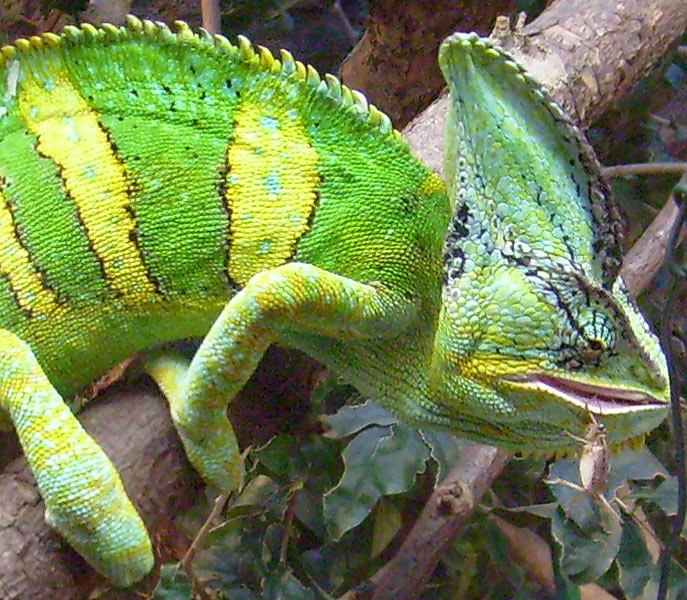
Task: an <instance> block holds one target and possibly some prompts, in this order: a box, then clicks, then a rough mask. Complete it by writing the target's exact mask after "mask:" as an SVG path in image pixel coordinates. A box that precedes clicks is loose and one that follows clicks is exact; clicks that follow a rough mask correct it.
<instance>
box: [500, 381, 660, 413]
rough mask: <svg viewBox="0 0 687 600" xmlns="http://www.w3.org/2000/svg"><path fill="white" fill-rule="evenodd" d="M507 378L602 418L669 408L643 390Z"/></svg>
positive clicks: (573, 382) (577, 382)
mask: <svg viewBox="0 0 687 600" xmlns="http://www.w3.org/2000/svg"><path fill="white" fill-rule="evenodd" d="M503 379H505V380H507V381H510V382H513V383H516V384H519V385H523V386H524V387H527V388H529V389H535V390H538V391H541V392H546V393H549V394H554V395H556V396H559V397H562V398H564V399H565V400H566V401H567V402H570V403H571V404H574V405H576V406H579V407H580V408H582V409H584V410H586V411H589V412H590V413H592V414H595V415H599V416H601V415H612V414H618V413H623V414H627V413H628V412H633V411H637V412H639V411H645V410H656V409H665V407H666V405H665V403H663V402H661V401H659V400H657V399H656V398H654V397H653V396H651V395H650V394H647V393H646V392H641V391H639V390H625V389H618V388H611V387H604V386H601V385H594V384H591V383H583V382H581V381H575V380H572V379H562V378H559V377H554V376H552V375H542V374H539V375H521V376H518V375H512V376H504V377H503Z"/></svg>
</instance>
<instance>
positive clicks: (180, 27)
mask: <svg viewBox="0 0 687 600" xmlns="http://www.w3.org/2000/svg"><path fill="white" fill-rule="evenodd" d="M174 28H175V30H174V31H172V30H171V29H170V28H169V27H168V26H167V25H166V24H165V23H162V22H153V21H149V20H141V19H139V18H138V17H135V16H133V15H128V16H127V18H126V24H125V25H123V26H121V27H116V26H114V25H111V24H109V23H106V24H103V25H102V26H100V27H97V28H96V27H94V26H93V25H91V24H89V23H84V24H82V25H80V26H78V27H76V26H73V25H68V26H67V27H65V28H64V29H63V31H62V33H60V34H59V35H58V34H54V33H43V34H41V35H35V36H31V37H30V38H28V39H24V38H19V39H17V40H16V41H15V42H14V44H13V45H9V46H3V47H1V48H0V67H6V66H7V65H8V63H10V62H11V61H12V60H15V59H16V58H18V55H21V54H28V53H32V52H43V51H45V50H47V49H49V48H56V47H59V46H60V45H62V44H64V43H65V42H69V43H79V42H82V41H90V42H93V41H96V40H97V41H98V42H100V43H102V44H103V45H106V44H107V43H108V42H111V41H115V40H117V41H121V40H122V39H126V38H129V39H133V38H136V37H141V38H149V39H156V40H158V41H164V42H167V43H170V44H179V43H183V44H189V45H191V46H194V47H196V48H198V49H201V50H204V51H207V52H214V53H220V54H225V55H227V56H231V57H232V58H234V59H235V60H238V61H240V62H242V63H244V64H247V65H251V66H253V67H254V68H256V69H259V70H262V71H267V72H269V73H272V74H273V75H276V76H282V77H284V78H285V79H289V80H290V81H291V82H297V83H298V84H300V85H303V86H305V87H307V88H310V89H312V90H314V91H315V92H316V93H318V94H321V95H322V96H324V97H326V98H328V99H329V100H330V101H332V102H334V103H335V104H336V106H337V108H339V109H342V110H348V111H350V112H351V113H352V114H355V115H356V116H357V117H358V118H359V119H360V120H361V121H362V122H363V123H366V124H367V125H369V126H370V127H372V128H373V129H376V130H377V131H378V132H379V133H380V134H382V135H384V136H388V137H390V138H392V139H395V140H396V141H398V142H400V143H402V144H403V145H404V146H407V144H406V142H405V141H404V140H403V138H402V137H401V134H400V132H399V131H398V130H396V129H394V127H393V125H392V124H391V120H390V119H389V117H388V116H387V115H386V114H384V113H383V112H382V111H381V110H379V109H378V108H376V107H375V106H373V105H372V104H369V103H368V101H367V99H366V98H365V96H364V95H363V94H362V93H361V92H358V91H356V90H351V89H350V88H349V87H347V86H346V85H344V84H343V83H341V82H340V81H339V79H338V78H336V77H335V76H334V75H330V74H328V73H327V74H326V75H325V76H324V77H321V76H320V74H319V73H318V71H317V70H316V69H315V68H314V67H312V66H311V65H305V64H303V63H302V62H300V61H298V60H296V59H294V58H293V56H292V55H291V53H290V52H288V51H287V50H281V51H280V58H275V57H274V56H273V54H272V52H271V51H270V50H269V49H267V48H265V47H264V46H253V44H252V43H251V42H250V41H249V40H248V39H247V38H245V37H244V36H238V38H237V41H236V43H235V44H233V43H232V42H231V41H229V40H228V39H227V38H226V37H224V36H223V35H219V34H215V35H212V34H210V33H208V32H207V31H205V30H204V29H201V30H200V31H199V33H195V32H194V31H193V30H192V29H191V28H190V27H189V26H188V25H187V24H186V23H185V22H183V21H175V22H174Z"/></svg>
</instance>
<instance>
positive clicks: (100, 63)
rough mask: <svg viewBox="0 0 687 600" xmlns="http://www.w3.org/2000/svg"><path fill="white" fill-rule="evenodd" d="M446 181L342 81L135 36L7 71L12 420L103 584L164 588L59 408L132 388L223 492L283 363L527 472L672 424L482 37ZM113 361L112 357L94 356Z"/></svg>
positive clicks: (597, 220) (594, 216)
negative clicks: (122, 368) (149, 393)
mask: <svg viewBox="0 0 687 600" xmlns="http://www.w3.org/2000/svg"><path fill="white" fill-rule="evenodd" d="M440 64H441V67H442V69H443V71H444V74H445V75H446V78H447V80H448V82H449V86H450V87H451V91H452V95H453V107H452V111H451V123H450V125H449V134H448V144H447V157H446V172H447V178H448V183H449V185H448V192H447V189H446V187H445V186H444V185H443V183H442V182H441V180H440V179H439V178H438V177H437V176H436V175H434V174H432V173H431V172H430V171H429V170H428V169H427V168H426V167H425V166H424V165H422V164H421V163H420V162H419V161H418V160H417V159H415V158H414V157H413V156H412V155H411V154H410V151H409V149H408V147H407V145H406V144H405V143H404V142H403V141H402V140H401V138H400V135H399V134H398V132H396V131H394V130H393V129H392V127H391V125H390V123H389V120H388V118H387V117H385V116H384V115H382V114H381V113H380V112H379V111H378V110H376V109H375V108H374V107H371V106H368V105H367V103H366V102H365V100H364V98H362V96H360V95H359V94H357V93H354V92H351V91H350V90H348V89H347V88H345V87H344V86H342V85H341V84H340V83H338V82H337V81H336V80H335V79H334V78H332V77H330V76H327V77H326V78H325V79H324V80H323V79H321V78H320V77H319V76H318V75H317V73H316V72H315V71H314V70H313V69H311V68H306V67H304V66H303V65H302V64H300V63H298V62H296V61H294V60H293V58H292V57H291V56H290V55H289V54H288V53H283V54H282V56H281V60H276V59H274V58H273V57H272V56H271V54H270V53H269V52H268V51H266V50H264V49H258V50H254V49H253V48H252V47H251V46H250V45H249V44H248V42H247V41H246V40H244V39H240V40H239V43H238V45H237V46H233V45H231V44H230V43H229V42H227V41H226V40H225V39H224V38H221V37H215V38H211V37H209V36H200V37H197V36H195V35H194V34H193V33H192V32H191V31H190V30H189V29H188V27H186V26H185V25H183V24H180V25H178V26H177V32H176V33H172V32H170V31H169V29H167V28H166V27H165V26H162V25H154V24H152V23H148V22H141V21H139V20H137V19H135V18H130V19H129V21H128V24H127V26H126V27H125V28H121V29H117V28H114V27H111V26H104V27H103V28H102V29H95V28H93V27H90V26H83V28H81V29H76V28H68V29H67V30H65V32H64V33H63V34H62V35H61V36H55V35H52V34H46V35H44V36H42V37H41V38H33V39H32V40H31V41H26V40H20V41H18V42H17V43H16V45H15V46H13V47H8V48H4V49H2V53H1V54H0V326H1V328H0V409H2V410H0V418H2V419H4V421H6V422H7V424H9V425H10V426H13V427H14V428H15V429H16V430H17V432H18V434H19V437H20V440H21V442H22V445H23V447H24V451H25V453H26V456H27V458H28V460H29V462H30V464H31V467H32V469H33V471H34V473H35V474H36V479H37V481H38V484H39V487H40V490H41V493H42V495H43V498H44V500H45V504H46V507H47V508H46V516H47V518H48V520H49V522H50V523H51V524H52V525H53V526H54V527H55V528H56V529H57V530H58V531H59V532H60V533H61V534H62V535H63V536H64V537H65V538H67V540H68V541H69V542H70V543H71V544H72V545H73V546H74V547H75V548H76V549H77V550H78V551H79V552H80V553H81V554H82V555H83V556H84V557H85V558H86V560H88V561H89V563H90V564H91V565H93V566H94V567H95V568H96V569H98V570H99V571H101V572H102V573H104V574H105V575H106V576H107V577H109V578H110V579H111V580H112V581H113V582H114V583H116V584H117V585H121V586H126V585H130V584H131V583H133V582H135V581H137V580H138V579H140V578H141V577H143V576H144V575H145V574H146V573H147V572H148V571H149V570H150V568H151V566H152V563H153V555H152V551H151V546H150V541H149V539H148V535H147V533H146V531H145V528H144V526H143V524H142V522H141V520H140V518H139V516H138V514H137V512H136V510H135V509H134V507H133V506H132V504H131V503H130V501H129V500H128V498H127V497H126V494H125V492H124V490H123V487H122V484H121V481H120V479H119V476H118V475H117V473H116V471H115V470H114V468H113V467H112V465H111V464H110V462H109V460H108V459H107V457H106V456H105V455H104V453H103V452H102V451H101V450H100V449H99V448H98V446H97V444H95V442H93V440H91V439H90V438H89V437H88V435H87V434H86V433H85V432H84V431H83V429H82V428H81V426H80V425H79V424H78V421H77V420H76V419H75V418H74V417H73V415H72V413H71V412H70V411H69V410H68V408H67V404H65V401H64V399H69V398H71V397H72V396H73V395H74V394H75V393H76V392H78V390H80V389H82V388H83V387H84V386H85V385H87V384H88V383H89V382H90V381H92V380H93V379H94V378H96V377H97V376H99V375H101V374H102V373H103V372H105V371H107V370H108V369H109V368H111V367H112V366H114V365H116V364H117V363H118V362H120V361H121V360H123V359H125V358H126V357H128V356H131V355H133V354H136V353H140V352H143V351H145V350H147V349H154V348H155V347H159V346H162V345H163V344H165V343H166V342H169V341H172V340H178V339H182V338H187V337H193V336H197V337H202V338H203V341H202V344H201V346H200V348H199V350H198V352H197V354H196V355H195V356H194V358H193V359H192V360H191V361H190V362H188V361H185V360H184V359H181V358H179V357H178V356H175V355H173V354H170V353H169V352H165V351H162V350H153V351H152V352H149V353H148V354H146V355H144V358H143V364H144V365H145V367H146V368H147V369H148V371H149V372H150V373H151V375H152V376H153V377H154V378H155V380H156V381H157V382H158V383H159V385H160V387H161V389H162V390H163V392H164V393H165V395H166V397H167V398H168V399H169V401H170V407H171V414H172V418H173V421H174V423H175V425H176V427H177V429H178V431H179V434H180V436H181V438H182V441H183V443H184V446H185V448H186V451H187V453H188V456H189V458H190V459H191V461H192V462H193V464H194V465H195V466H196V468H197V469H198V470H199V471H200V473H201V474H202V475H203V477H204V478H205V479H206V480H207V481H208V482H211V483H213V484H215V485H216V486H218V487H219V488H221V489H222V490H224V491H231V490H233V489H235V487H236V485H237V483H238V481H239V480H240V475H241V470H242V464H241V458H240V454H239V450H238V447H237V444H236V439H235V436H234V433H233V430H232V427H231V424H230V423H229V421H228V420H227V418H226V406H227V403H229V402H230V401H231V400H232V399H233V397H234V396H235V395H236V394H237V393H238V391H239V390H240V389H241V388H242V386H243V385H244V383H245V382H246V380H247V379H248V378H249V377H250V375H251V373H252V372H253V370H254V368H255V366H256V365H257V363H258V361H259V360H260V358H261V356H262V354H263V352H264V351H265V349H266V348H267V347H268V346H269V344H271V343H274V342H280V343H286V344H292V345H294V346H296V347H299V348H301V349H304V350H306V351H308V352H310V353H312V354H313V355H314V356H315V357H317V358H319V359H320V360H322V361H323V362H325V363H326V364H328V365H329V366H330V367H332V368H333V369H335V370H337V371H338V372H339V373H341V375H342V376H343V377H345V378H346V379H347V380H348V381H349V382H351V383H352V384H353V385H355V386H357V387H358V388H359V389H360V390H361V392H363V393H364V394H366V395H368V396H369V397H370V398H372V399H374V400H376V401H378V402H381V403H382V404H384V405H385V406H387V407H388V408H390V409H391V410H393V411H395V412H396V413H398V414H399V415H400V416H401V417H402V418H404V419H406V420H407V421H409V422H411V423H414V424H417V425H424V426H427V425H433V426H438V427H444V428H448V429H449V430H451V431H453V432H456V433H459V434H462V435H466V436H469V437H471V438H473V439H475V440H479V441H483V442H488V443H496V444H500V445H502V446H504V447H506V448H511V449H518V450H538V451H545V452H550V451H556V450H566V449H568V450H569V449H571V448H576V442H575V440H574V439H573V438H572V437H571V436H570V434H571V433H572V434H577V435H581V434H583V433H584V431H585V430H586V428H587V426H588V425H589V419H590V414H591V415H594V418H595V419H596V420H598V422H599V423H603V424H604V425H605V427H606V431H607V432H608V433H607V435H608V441H609V443H610V444H617V443H620V442H623V441H625V440H627V439H628V438H634V437H637V436H641V435H643V434H644V433H645V432H646V431H648V430H650V429H651V428H653V427H655V426H656V425H657V424H658V423H659V422H660V421H661V420H662V419H663V418H664V416H665V415H666V413H667V405H668V396H669V393H668V387H667V376H666V368H665V361H664V358H663V356H662V354H661V352H660V349H659V346H658V344H657V342H656V339H655V338H654V336H653V335H652V334H651V333H650V332H649V330H648V327H647V325H646V323H645V322H644V320H643V318H642V316H641V315H640V314H639V312H637V310H636V308H635V307H634V305H633V304H632V303H631V302H630V300H629V299H628V298H627V295H626V294H625V292H624V290H623V287H622V283H621V282H620V281H619V279H618V265H619V251H618V242H617V233H618V225H617V217H616V215H615V212H614V210H613V208H612V204H611V201H610V199H609V195H608V191H607V189H606V187H605V186H604V184H603V183H602V182H601V180H600V177H599V169H598V165H597V164H596V162H595V161H594V159H593V156H592V155H591V153H590V151H589V150H588V147H587V145H586V143H585V142H584V141H583V139H582V137H581V136H580V134H579V132H578V131H577V130H576V129H575V128H574V127H573V125H572V124H571V123H570V122H569V120H568V119H567V118H566V117H565V116H564V115H563V114H562V113H561V111H560V110H559V109H558V108H557V107H555V106H554V105H553V104H551V103H550V102H549V101H548V100H547V99H546V97H545V95H544V94H543V93H542V92H541V91H540V89H539V87H538V86H537V85H536V84H535V83H534V82H533V81H532V80H531V79H530V78H529V76H527V75H526V74H523V73H522V71H521V69H520V68H519V67H518V66H517V65H515V64H514V63H513V62H512V61H511V60H510V59H509V58H508V57H507V56H506V55H505V54H503V53H501V52H500V51H498V50H495V49H493V48H491V47H490V46H489V45H488V43H487V42H485V41H483V40H480V39H479V38H477V37H475V36H463V35H458V36H455V37H453V38H450V39H449V40H447V42H445V43H444V45H443V46H442V50H441V53H440ZM102 340H107V343H106V344H103V343H102Z"/></svg>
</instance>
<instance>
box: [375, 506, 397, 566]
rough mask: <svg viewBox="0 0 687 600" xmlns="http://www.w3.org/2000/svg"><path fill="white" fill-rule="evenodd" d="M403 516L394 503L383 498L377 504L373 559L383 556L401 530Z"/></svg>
mask: <svg viewBox="0 0 687 600" xmlns="http://www.w3.org/2000/svg"><path fill="white" fill-rule="evenodd" d="M402 523H403V516H402V515H401V513H400V511H399V510H398V508H396V507H395V506H394V504H393V503H392V502H390V501H389V500H386V499H385V498H382V499H381V500H380V501H379V503H378V504H377V508H376V509H375V516H374V532H373V534H372V550H371V552H370V555H371V556H372V557H375V556H378V555H379V554H381V553H382V552H383V551H384V549H385V548H386V547H387V546H388V545H389V544H390V543H391V540H393V539H394V538H395V537H396V534H397V533H398V532H399V530H400V529H401V524H402Z"/></svg>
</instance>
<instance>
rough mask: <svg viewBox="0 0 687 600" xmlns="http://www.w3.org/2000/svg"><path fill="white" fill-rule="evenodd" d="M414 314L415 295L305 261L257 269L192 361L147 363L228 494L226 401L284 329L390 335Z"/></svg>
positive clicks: (231, 458) (201, 466) (237, 460)
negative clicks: (324, 268) (337, 273)
mask: <svg viewBox="0 0 687 600" xmlns="http://www.w3.org/2000/svg"><path fill="white" fill-rule="evenodd" d="M415 315H416V307H415V306H414V305H413V303H412V302H411V300H409V299H408V298H406V297H404V296H403V295H402V294H400V293H394V292H392V291H391V290H389V289H387V288H385V287H383V286H381V285H379V286H376V285H368V284H363V283H359V282H357V281H353V280H351V279H347V278H345V277H341V276H339V275H335V274H333V273H331V272H329V271H325V270H323V269H320V268H317V267H314V266H312V265H309V264H303V263H289V264H286V265H282V266H280V267H277V268H275V269H271V270H269V271H263V272H261V273H258V274H257V275H255V276H254V277H253V278H252V279H251V280H250V281H249V282H248V284H247V285H246V287H245V288H244V289H243V290H241V291H240V292H239V293H238V294H237V295H236V296H234V297H233V298H232V299H231V301H230V302H229V303H228V304H227V305H226V306H225V308H224V309H223V310H222V312H221V314H220V315H219V317H218V318H217V320H216V321H215V323H214V325H213V326H212V328H211V329H210V331H209V333H208V334H207V336H206V337H205V338H204V340H203V342H202V344H201V346H200V348H199V349H198V351H197V352H196V355H195V356H194V357H193V360H192V361H191V362H190V364H185V363H184V361H183V360H180V359H178V358H175V357H170V356H167V355H164V354H154V355H151V356H149V357H147V358H144V366H145V367H146V368H147V370H148V371H149V373H150V374H151V375H152V376H153V378H154V379H155V380H156V381H157V382H158V384H159V385H160V387H161V389H162V391H163V392H164V393H165V395H166V396H167V398H168V400H169V402H170V407H171V414H172V421H173V422H174V424H175V426H176V428H177V431H178V432H179V435H180V437H181V439H182V442H183V444H184V447H185V449H186V453H187V455H188V457H189V459H190V461H191V463H192V464H193V465H194V466H195V468H196V469H197V470H198V472H199V473H200V474H201V475H202V476H203V478H204V479H205V480H206V481H208V482H210V483H212V484H214V485H215V486H217V487H218V488H220V489H221V490H222V491H223V492H225V493H226V492H230V491H233V490H235V489H236V488H237V486H238V482H239V481H240V478H241V473H242V469H243V465H242V461H241V455H240V452H239V449H238V444H237V442H236V436H235V434H234V430H233V428H232V426H231V423H230V422H229V419H228V418H227V406H228V403H229V402H230V401H231V400H232V399H233V398H234V397H235V396H236V394H237V393H238V392H239V390H240V389H241V388H242V387H243V385H244V384H245V383H246V381H247V380H248V378H249V377H250V376H251V374H252V373H253V371H254V370H255V368H256V367H257V365H258V362H259V361H260V359H261V357H262V355H263V354H264V352H265V350H266V349H267V347H268V346H269V345H270V344H271V343H273V342H275V341H277V340H278V339H279V336H280V334H281V332H283V331H284V330H286V329H289V330H292V331H294V330H295V331H303V332H307V333H311V334H319V335H324V336H328V337H333V338H338V337H346V338H362V337H377V336H383V335H391V334H393V333H395V332H398V331H401V330H402V329H403V328H404V327H406V326H407V325H408V323H410V322H411V320H412V319H413V318H414V317H415Z"/></svg>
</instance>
